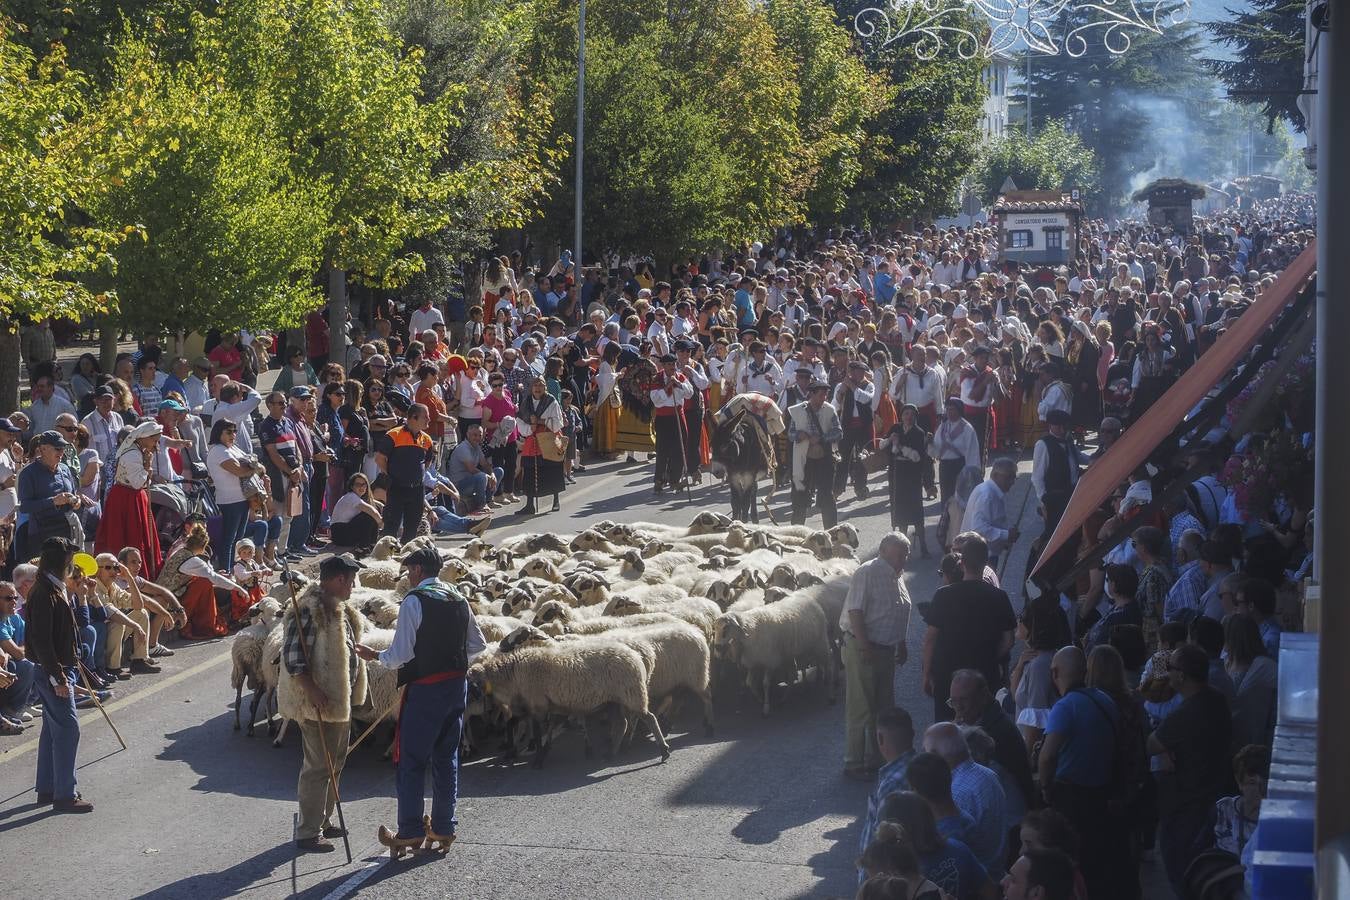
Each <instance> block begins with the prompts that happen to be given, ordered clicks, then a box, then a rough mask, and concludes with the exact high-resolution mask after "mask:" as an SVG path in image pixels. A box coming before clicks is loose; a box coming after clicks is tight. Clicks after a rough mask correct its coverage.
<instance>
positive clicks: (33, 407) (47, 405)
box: [23, 392, 75, 434]
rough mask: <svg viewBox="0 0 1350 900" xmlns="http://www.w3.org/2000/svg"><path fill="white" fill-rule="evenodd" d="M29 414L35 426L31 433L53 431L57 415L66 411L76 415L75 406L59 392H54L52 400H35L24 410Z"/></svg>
mask: <svg viewBox="0 0 1350 900" xmlns="http://www.w3.org/2000/svg"><path fill="white" fill-rule="evenodd" d="M23 411H24V412H25V413H27V414H28V418H29V419H30V420H31V421H32V423H33V427H32V429H31V431H30V432H29V433H30V434H41V433H42V432H44V431H51V430H52V429H53V428H54V427H55V426H56V417H57V416H59V415H62V414H65V413H69V414H70V415H72V416H73V415H75V407H74V406H72V405H71V403H70V401H69V400H67V399H66V398H65V397H64V396H62V395H61V394H60V393H59V392H56V393H53V394H52V396H51V399H50V400H34V401H33V402H32V403H30V404H29V405H28V406H26V407H24V410H23Z"/></svg>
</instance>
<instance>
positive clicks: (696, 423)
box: [675, 340, 711, 484]
mask: <svg viewBox="0 0 1350 900" xmlns="http://www.w3.org/2000/svg"><path fill="white" fill-rule="evenodd" d="M701 349H702V348H700V347H699V345H698V342H697V341H691V340H679V341H676V342H675V361H676V368H677V371H678V372H679V373H680V374H681V375H683V376H684V377H685V379H686V380H688V382H689V384H690V386H691V387H693V389H694V393H693V395H692V396H691V397H690V398H689V399H688V400H686V401H684V427H685V432H684V474H685V477H686V478H692V479H693V480H694V484H702V483H703V471H702V470H703V467H704V466H705V465H707V464H708V462H709V461H710V460H711V451H710V449H709V447H708V429H707V399H706V398H707V391H708V385H709V384H710V382H709V380H708V373H707V371H706V370H705V369H704V368H703V366H702V365H701V364H700V362H699V361H698V359H697V357H698V355H699V353H700V351H701Z"/></svg>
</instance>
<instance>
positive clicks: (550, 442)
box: [534, 431, 567, 462]
mask: <svg viewBox="0 0 1350 900" xmlns="http://www.w3.org/2000/svg"><path fill="white" fill-rule="evenodd" d="M534 439H535V442H536V443H537V444H538V445H539V455H540V456H542V457H543V458H544V459H546V460H548V461H549V462H562V461H563V458H564V457H565V456H566V455H567V441H566V439H565V438H564V437H563V436H562V435H561V434H557V433H556V432H552V431H544V432H540V433H539V434H536V435H535V436H534Z"/></svg>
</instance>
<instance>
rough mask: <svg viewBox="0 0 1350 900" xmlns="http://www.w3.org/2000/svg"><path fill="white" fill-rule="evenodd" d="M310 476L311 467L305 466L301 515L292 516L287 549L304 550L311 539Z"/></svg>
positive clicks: (288, 550)
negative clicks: (306, 542)
mask: <svg viewBox="0 0 1350 900" xmlns="http://www.w3.org/2000/svg"><path fill="white" fill-rule="evenodd" d="M309 477H310V469H309V467H308V466H306V467H305V479H304V481H303V482H301V485H300V487H301V491H300V503H301V507H300V515H298V516H294V517H292V518H291V533H290V534H288V535H286V551H287V552H288V553H289V552H294V551H299V550H303V549H304V547H305V541H307V540H309Z"/></svg>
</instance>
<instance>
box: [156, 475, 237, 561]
mask: <svg viewBox="0 0 1350 900" xmlns="http://www.w3.org/2000/svg"><path fill="white" fill-rule="evenodd" d="M203 475H205V473H204V472H203ZM149 493H150V511H151V512H152V513H153V514H154V517H155V531H156V532H158V534H159V545H160V547H162V548H164V549H165V551H166V552H167V550H168V548H169V547H171V546H173V544H174V542H175V541H177V540H178V538H179V537H180V536H181V535H182V534H183V532H184V530H185V529H186V527H187V521H188V519H189V518H190V517H194V516H200V517H201V518H202V519H203V520H204V521H205V522H206V530H207V533H208V534H209V535H210V536H211V543H212V544H216V543H218V542H219V540H220V532H221V517H220V510H219V508H217V507H216V500H215V496H214V495H213V494H212V492H211V485H210V482H209V481H208V480H207V479H206V478H205V477H202V478H199V479H195V480H189V479H185V478H176V479H174V480H172V481H161V482H156V483H155V484H152V485H150V488H149Z"/></svg>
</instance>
